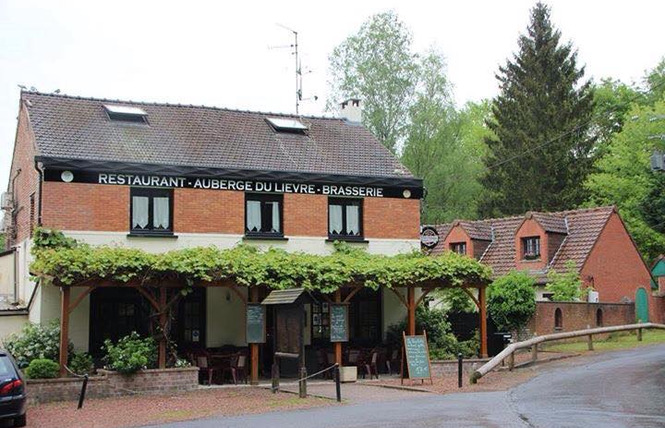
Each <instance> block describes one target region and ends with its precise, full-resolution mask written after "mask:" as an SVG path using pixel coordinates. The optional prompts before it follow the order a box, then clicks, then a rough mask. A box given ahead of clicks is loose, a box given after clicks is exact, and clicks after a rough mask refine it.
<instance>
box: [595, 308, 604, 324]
mask: <svg viewBox="0 0 665 428" xmlns="http://www.w3.org/2000/svg"><path fill="white" fill-rule="evenodd" d="M602 326H603V310H602V309H600V308H598V309H596V327H602Z"/></svg>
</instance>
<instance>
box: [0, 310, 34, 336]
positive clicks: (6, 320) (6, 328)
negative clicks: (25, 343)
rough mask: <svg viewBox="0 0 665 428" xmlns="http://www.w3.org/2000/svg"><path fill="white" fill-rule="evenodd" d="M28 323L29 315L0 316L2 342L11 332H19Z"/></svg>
mask: <svg viewBox="0 0 665 428" xmlns="http://www.w3.org/2000/svg"><path fill="white" fill-rule="evenodd" d="M27 323H28V315H24V314H21V315H15V314H11V315H9V314H3V315H2V316H0V343H1V342H2V341H3V340H4V339H5V338H6V337H7V336H9V335H10V334H13V333H18V332H19V331H21V330H22V329H23V326H24V325H25V324H27Z"/></svg>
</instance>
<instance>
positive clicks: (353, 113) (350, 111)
mask: <svg viewBox="0 0 665 428" xmlns="http://www.w3.org/2000/svg"><path fill="white" fill-rule="evenodd" d="M339 114H340V117H341V118H342V119H345V120H347V121H349V122H355V123H360V122H362V121H363V112H362V109H361V108H360V100H359V99H358V98H349V99H348V100H346V101H344V102H343V103H341V104H340V109H339Z"/></svg>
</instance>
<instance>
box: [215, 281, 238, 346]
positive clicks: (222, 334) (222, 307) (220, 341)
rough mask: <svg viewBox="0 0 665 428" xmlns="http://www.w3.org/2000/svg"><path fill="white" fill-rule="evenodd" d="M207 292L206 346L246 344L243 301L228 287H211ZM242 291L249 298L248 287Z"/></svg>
mask: <svg viewBox="0 0 665 428" xmlns="http://www.w3.org/2000/svg"><path fill="white" fill-rule="evenodd" d="M206 292H207V294H206V347H208V348H214V347H218V346H222V345H235V346H246V345H247V341H246V340H245V305H244V303H243V301H242V300H240V298H239V297H238V295H237V294H236V293H234V292H233V291H231V290H230V289H229V288H226V287H209V288H208V289H207V290H206ZM240 292H241V293H242V294H243V296H245V298H247V289H240ZM227 296H228V297H229V300H227Z"/></svg>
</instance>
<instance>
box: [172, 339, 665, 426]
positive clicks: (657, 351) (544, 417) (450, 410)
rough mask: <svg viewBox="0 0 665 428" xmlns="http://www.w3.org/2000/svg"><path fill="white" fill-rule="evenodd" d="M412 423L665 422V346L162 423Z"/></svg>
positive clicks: (360, 424) (579, 423)
mask: <svg viewBox="0 0 665 428" xmlns="http://www.w3.org/2000/svg"><path fill="white" fill-rule="evenodd" d="M367 388H368V391H371V390H372V388H373V387H367ZM404 426H408V427H409V428H418V427H422V428H425V427H428V428H429V427H444V426H446V427H450V426H454V427H458V426H464V427H589V428H590V427H603V428H605V427H665V345H659V346H653V347H647V348H641V349H639V350H630V351H621V352H615V353H606V354H597V355H594V356H591V357H585V358H580V359H577V360H576V361H573V360H568V361H562V362H558V363H554V364H552V365H551V366H548V368H547V369H545V370H543V373H542V374H540V375H539V376H538V377H536V378H535V379H532V380H531V381H529V382H527V383H525V384H523V385H520V386H518V387H516V388H514V389H512V390H509V391H502V392H479V393H467V394H449V395H442V396H435V395H427V394H422V395H415V396H413V398H408V399H406V398H402V399H400V400H399V401H394V400H392V401H382V402H372V403H366V404H355V405H346V406H340V407H328V408H319V409H310V410H303V411H293V412H279V413H266V414H262V415H251V416H242V417H233V418H214V419H204V420H197V421H189V422H181V423H175V424H169V425H163V426H162V428H164V427H169V428H211V427H234V428H243V427H271V428H276V427H284V428H299V427H317V428H318V427H335V428H337V427H356V428H360V427H362V428H370V427H377V428H379V427H380V428H392V427H404Z"/></svg>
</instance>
